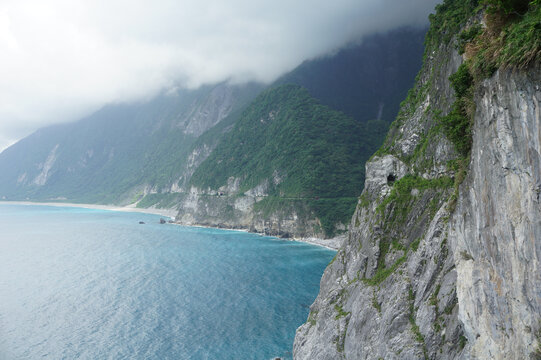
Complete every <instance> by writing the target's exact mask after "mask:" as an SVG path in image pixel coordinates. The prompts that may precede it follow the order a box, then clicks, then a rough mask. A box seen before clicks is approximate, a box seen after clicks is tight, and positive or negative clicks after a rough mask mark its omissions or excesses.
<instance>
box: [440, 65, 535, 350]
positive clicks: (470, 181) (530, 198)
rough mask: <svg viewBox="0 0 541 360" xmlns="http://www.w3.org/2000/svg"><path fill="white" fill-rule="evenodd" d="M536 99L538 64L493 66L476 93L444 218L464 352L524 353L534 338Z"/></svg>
mask: <svg viewBox="0 0 541 360" xmlns="http://www.w3.org/2000/svg"><path fill="white" fill-rule="evenodd" d="M540 102H541V67H540V66H536V67H533V68H529V69H528V70H527V71H520V72H517V71H514V72H513V71H499V72H497V73H496V74H495V75H494V76H492V77H491V78H490V79H487V80H485V81H484V82H483V83H482V85H481V87H480V88H479V90H478V93H477V96H476V104H477V110H476V113H475V121H474V129H473V134H474V135H473V148H472V161H471V164H470V168H469V172H468V176H467V177H466V180H465V181H464V183H463V184H462V185H461V187H460V193H459V194H460V195H459V197H458V203H457V208H456V211H455V213H454V215H453V217H452V218H451V221H450V222H449V224H450V226H449V229H450V236H449V240H450V243H451V244H452V247H453V249H454V251H453V252H454V258H455V264H456V271H457V274H458V280H457V294H458V300H459V304H460V311H459V318H460V320H461V322H462V323H463V324H464V330H465V335H466V337H467V338H468V343H469V344H471V356H472V358H492V359H509V358H512V357H514V358H517V359H518V358H521V359H526V358H528V356H529V355H530V353H532V352H533V351H534V350H535V349H536V347H537V346H539V345H541V344H539V343H538V342H539V341H540V340H541V339H540V338H541V333H539V331H540V329H541V268H540V260H541V204H540V192H541V156H540V153H541V120H540V115H539V114H540ZM538 356H541V355H540V354H539V353H538Z"/></svg>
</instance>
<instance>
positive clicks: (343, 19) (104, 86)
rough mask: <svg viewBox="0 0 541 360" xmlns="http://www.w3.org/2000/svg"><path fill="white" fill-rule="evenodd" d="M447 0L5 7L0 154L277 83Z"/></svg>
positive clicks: (31, 3)
mask: <svg viewBox="0 0 541 360" xmlns="http://www.w3.org/2000/svg"><path fill="white" fill-rule="evenodd" d="M437 2H438V1H436V0H337V1H329V0H297V1H291V0H287V1H286V0H258V1H254V0H229V1H223V0H48V1H43V0H2V2H1V3H0V54H2V55H1V56H0V79H1V80H0V99H2V100H1V101H0V149H2V148H3V147H5V146H6V145H7V142H10V141H14V140H16V139H17V138H20V137H21V136H24V135H27V134H28V132H30V131H32V130H34V129H36V128H38V127H40V126H43V125H45V124H49V123H53V122H60V121H66V120H68V119H75V118H78V117H80V116H83V115H84V114H87V113H89V112H90V111H93V110H95V109H97V108H99V107H100V106H102V105H103V104H105V103H109V102H119V101H129V100H134V99H140V98H144V97H149V96H152V95H153V94H155V93H156V92H157V91H159V90H160V89H164V88H168V87H173V86H179V85H180V86H185V87H197V86H199V85H201V84H203V83H212V82H217V81H223V80H226V79H231V80H233V81H239V82H240V81H245V80H256V81H262V82H269V81H272V80H274V79H275V78H276V77H278V76H279V75H281V74H283V73H284V72H286V71H288V70H291V69H293V68H294V67H295V66H297V65H298V64H299V63H301V62H302V61H303V60H305V59H308V58H312V57H315V56H318V55H322V54H324V53H326V52H329V51H332V50H335V49H337V48H339V47H340V46H342V45H344V44H346V43H348V42H351V41H355V40H357V39H359V38H360V37H362V36H363V35H366V34H369V33H373V32H381V31H385V30H389V29H391V28H395V27H398V26H403V25H422V24H426V23H427V20H426V19H427V16H428V14H429V12H430V11H431V10H432V9H433V8H434V6H435V4H436V3H437Z"/></svg>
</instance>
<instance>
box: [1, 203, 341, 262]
mask: <svg viewBox="0 0 541 360" xmlns="http://www.w3.org/2000/svg"><path fill="white" fill-rule="evenodd" d="M0 205H41V206H57V207H78V208H83V209H93V210H108V211H120V212H132V213H142V214H152V215H160V216H163V217H168V218H170V219H173V220H174V219H175V217H176V215H177V213H178V210H176V209H156V208H137V207H135V206H134V205H128V206H115V205H98V204H77V203H63V202H33V201H0ZM172 224H173V225H181V226H190V227H201V228H211V229H222V230H234V231H241V232H250V231H249V230H248V229H233V228H232V229H228V228H223V227H217V226H208V225H197V224H194V225H186V224H180V223H177V222H173V223H172ZM253 234H259V235H261V236H266V234H263V233H257V232H253ZM345 237H346V235H339V236H337V237H334V238H332V239H320V238H315V237H309V238H281V239H282V240H289V241H298V242H303V243H307V244H311V245H316V246H321V247H324V248H327V249H329V250H334V251H338V249H339V248H340V245H341V244H342V242H343V240H344V239H345Z"/></svg>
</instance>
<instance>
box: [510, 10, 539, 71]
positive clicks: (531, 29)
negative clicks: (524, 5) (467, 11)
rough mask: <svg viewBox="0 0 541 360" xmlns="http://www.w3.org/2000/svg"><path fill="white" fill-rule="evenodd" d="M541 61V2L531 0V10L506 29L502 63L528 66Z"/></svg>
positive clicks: (520, 66)
mask: <svg viewBox="0 0 541 360" xmlns="http://www.w3.org/2000/svg"><path fill="white" fill-rule="evenodd" d="M540 61H541V2H540V1H539V0H537V1H530V7H529V11H528V12H527V13H526V14H525V15H524V16H521V17H519V18H518V20H517V21H512V22H511V23H510V25H509V27H508V28H507V29H505V44H504V46H503V48H502V50H501V55H500V63H501V64H502V65H504V66H515V67H518V68H526V67H527V66H528V65H530V64H533V63H535V62H537V63H539V62H540Z"/></svg>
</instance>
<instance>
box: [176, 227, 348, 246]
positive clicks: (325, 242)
mask: <svg viewBox="0 0 541 360" xmlns="http://www.w3.org/2000/svg"><path fill="white" fill-rule="evenodd" d="M171 224H172V225H178V226H188V227H198V228H203V229H217V230H227V231H239V232H244V233H249V234H255V235H260V236H269V237H273V238H276V239H279V240H286V241H297V242H302V243H306V244H310V245H315V246H320V247H324V248H326V249H328V250H333V251H338V250H339V249H340V246H342V243H343V241H344V239H345V238H346V235H345V234H344V235H338V236H335V237H333V238H331V239H321V238H316V237H307V238H281V237H278V236H274V235H268V234H265V233H260V232H255V231H250V230H249V229H247V228H227V227H217V226H209V225H198V224H193V225H187V224H181V223H178V222H172V223H171Z"/></svg>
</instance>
